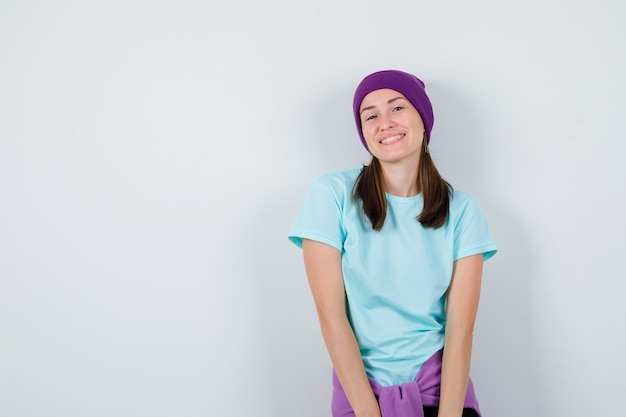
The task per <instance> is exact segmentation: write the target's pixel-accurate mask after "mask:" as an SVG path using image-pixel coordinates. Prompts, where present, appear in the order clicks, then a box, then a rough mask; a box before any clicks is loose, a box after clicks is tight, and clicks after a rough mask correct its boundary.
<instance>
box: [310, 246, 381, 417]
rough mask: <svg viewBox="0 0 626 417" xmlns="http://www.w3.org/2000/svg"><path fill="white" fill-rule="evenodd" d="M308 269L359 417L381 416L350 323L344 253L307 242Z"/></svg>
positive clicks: (343, 381)
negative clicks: (344, 276)
mask: <svg viewBox="0 0 626 417" xmlns="http://www.w3.org/2000/svg"><path fill="white" fill-rule="evenodd" d="M302 251H303V253H304V266H305V268H306V274H307V277H308V280H309V286H310V287H311V292H312V294H313V299H314V300H315V307H316V308H317V314H318V316H319V320H320V327H321V330H322V336H323V337H324V342H325V343H326V348H327V349H328V353H329V355H330V359H331V361H332V363H333V367H334V368H335V372H336V373H337V376H338V377H339V381H340V382H341V386H342V387H343V389H344V391H345V393H346V396H347V397H348V401H349V402H350V405H351V406H352V409H353V410H354V413H355V415H356V417H370V416H371V417H380V409H379V407H378V402H377V401H376V397H375V396H374V393H373V392H372V388H371V386H370V384H369V381H368V379H367V375H366V373H365V368H364V367H363V360H362V358H361V353H360V351H359V347H358V344H357V341H356V338H355V336H354V332H353V331H352V327H351V326H350V323H349V322H348V317H347V314H346V298H345V297H346V296H345V289H344V286H343V273H342V271H341V253H340V252H339V251H338V250H337V249H335V248H333V247H332V246H329V245H326V244H324V243H320V242H317V241H313V240H308V239H303V241H302Z"/></svg>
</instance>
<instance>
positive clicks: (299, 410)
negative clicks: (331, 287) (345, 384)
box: [243, 185, 332, 417]
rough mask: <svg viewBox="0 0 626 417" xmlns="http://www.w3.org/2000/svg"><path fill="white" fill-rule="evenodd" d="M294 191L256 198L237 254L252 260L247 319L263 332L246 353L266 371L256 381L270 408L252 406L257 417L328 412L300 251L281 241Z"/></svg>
mask: <svg viewBox="0 0 626 417" xmlns="http://www.w3.org/2000/svg"><path fill="white" fill-rule="evenodd" d="M277 187H281V186H280V185H277ZM294 194H295V195H299V194H300V193H299V192H298V191H297V190H295V189H294V187H285V186H283V187H282V189H281V193H280V195H279V194H278V193H272V192H271V191H270V190H265V193H264V196H265V198H266V199H267V200H266V201H262V200H261V199H257V200H256V201H259V202H261V207H256V209H255V210H254V211H253V213H254V215H253V218H251V219H250V221H251V224H250V225H249V228H248V230H249V231H250V234H249V236H248V238H247V239H246V242H247V243H246V246H245V247H244V248H243V258H244V259H250V260H252V262H249V267H250V270H249V274H248V276H249V282H248V285H250V286H252V287H253V288H255V293H256V294H257V297H256V305H255V306H254V308H251V310H254V311H256V313H257V316H256V317H253V318H251V319H252V321H253V322H254V323H256V324H257V325H259V326H261V328H262V331H261V332H260V333H261V334H262V335H263V337H262V340H257V341H251V347H250V352H251V354H255V355H258V360H259V361H262V362H264V366H263V367H264V368H266V369H267V374H266V375H264V376H263V380H262V381H259V384H263V385H264V387H265V389H266V390H267V391H268V392H269V393H270V394H269V395H270V396H271V398H270V399H269V404H270V407H271V410H268V412H267V413H263V412H261V410H258V413H257V415H258V416H268V417H270V416H271V417H289V416H296V415H297V416H302V417H317V416H323V415H329V410H330V393H331V392H330V389H331V385H330V381H331V379H330V378H331V370H332V367H331V365H330V361H329V359H328V356H327V354H326V350H325V347H324V344H323V341H322V337H321V334H320V329H319V325H318V320H317V315H316V312H315V306H314V304H313V300H312V297H311V295H310V292H309V288H308V284H307V280H306V275H305V272H304V264H303V261H302V252H301V250H300V249H298V248H297V247H296V246H294V245H293V244H292V243H290V242H289V241H288V240H287V235H288V232H289V228H290V226H291V222H292V221H293V219H294V218H295V215H296V212H297V209H298V207H299V203H300V202H297V203H295V204H291V203H292V202H290V203H289V204H285V196H288V195H294ZM268 195H269V196H271V197H268ZM285 206H287V209H286V208H285Z"/></svg>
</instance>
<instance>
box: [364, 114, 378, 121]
mask: <svg viewBox="0 0 626 417" xmlns="http://www.w3.org/2000/svg"><path fill="white" fill-rule="evenodd" d="M375 118H376V115H375V114H370V115H369V116H366V117H365V119H363V121H364V122H367V121H369V120H374V119H375Z"/></svg>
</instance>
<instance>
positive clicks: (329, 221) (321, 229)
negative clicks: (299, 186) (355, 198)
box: [289, 180, 345, 252]
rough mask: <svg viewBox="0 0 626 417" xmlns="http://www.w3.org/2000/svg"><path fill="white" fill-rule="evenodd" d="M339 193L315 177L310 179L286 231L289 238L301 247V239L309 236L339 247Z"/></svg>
mask: <svg viewBox="0 0 626 417" xmlns="http://www.w3.org/2000/svg"><path fill="white" fill-rule="evenodd" d="M341 216H342V196H339V195H337V193H336V192H335V191H334V190H333V189H332V188H331V187H329V186H328V185H326V184H324V183H321V182H320V181H319V180H318V181H316V182H314V183H313V184H312V185H311V186H310V187H309V191H308V193H307V196H306V198H305V200H304V203H303V204H302V207H301V208H300V211H299V212H298V215H297V216H296V220H295V221H294V223H293V226H292V227H291V230H290V231H289V240H290V241H291V242H293V243H294V244H295V245H296V246H298V247H300V248H301V247H302V239H311V240H316V241H318V242H322V243H325V244H327V245H330V246H333V247H334V248H336V249H338V250H339V251H340V252H341V251H342V249H343V242H344V240H345V234H344V232H343V228H342V222H341V218H342V217H341Z"/></svg>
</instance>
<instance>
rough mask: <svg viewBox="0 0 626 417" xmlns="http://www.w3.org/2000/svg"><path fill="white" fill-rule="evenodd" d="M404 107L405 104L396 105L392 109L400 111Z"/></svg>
mask: <svg viewBox="0 0 626 417" xmlns="http://www.w3.org/2000/svg"><path fill="white" fill-rule="evenodd" d="M402 109H404V106H395V107H394V108H393V109H391V111H400V110H402Z"/></svg>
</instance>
